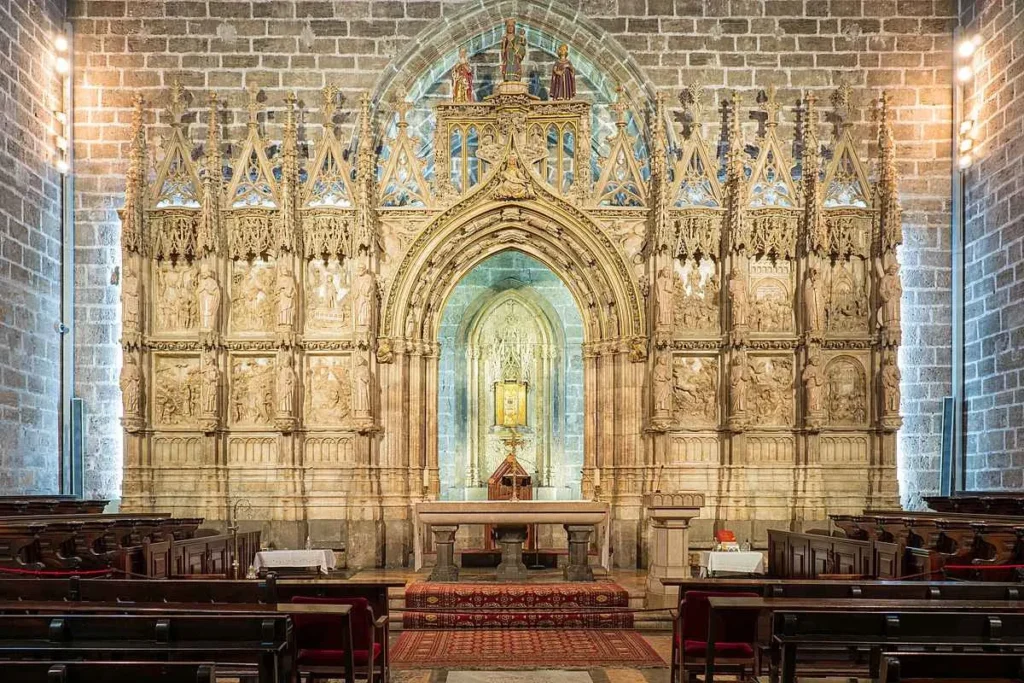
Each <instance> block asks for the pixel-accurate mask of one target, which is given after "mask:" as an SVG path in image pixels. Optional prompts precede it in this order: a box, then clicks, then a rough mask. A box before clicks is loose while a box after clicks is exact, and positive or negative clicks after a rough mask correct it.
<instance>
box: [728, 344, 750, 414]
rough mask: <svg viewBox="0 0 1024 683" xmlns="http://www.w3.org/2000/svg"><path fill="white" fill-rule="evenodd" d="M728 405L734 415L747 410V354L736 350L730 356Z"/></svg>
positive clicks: (748, 370) (748, 371)
mask: <svg viewBox="0 0 1024 683" xmlns="http://www.w3.org/2000/svg"><path fill="white" fill-rule="evenodd" d="M729 385H730V391H729V406H730V408H731V409H732V413H733V414H734V415H739V414H742V413H745V412H746V411H747V387H748V386H750V367H749V366H748V363H747V354H746V353H745V352H743V351H740V352H738V353H737V354H736V355H735V356H733V358H732V367H731V368H730V369H729Z"/></svg>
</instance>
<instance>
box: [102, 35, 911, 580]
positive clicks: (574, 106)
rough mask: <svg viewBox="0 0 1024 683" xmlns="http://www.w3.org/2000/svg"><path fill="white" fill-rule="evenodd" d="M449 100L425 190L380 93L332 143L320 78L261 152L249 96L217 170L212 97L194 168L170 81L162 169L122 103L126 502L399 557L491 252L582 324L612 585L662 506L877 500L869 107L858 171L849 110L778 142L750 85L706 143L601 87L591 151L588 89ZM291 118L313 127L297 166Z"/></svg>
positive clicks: (588, 481)
mask: <svg viewBox="0 0 1024 683" xmlns="http://www.w3.org/2000/svg"><path fill="white" fill-rule="evenodd" d="M464 57H465V55H463V58H464ZM570 58H571V53H569V52H567V51H566V52H561V51H560V53H559V64H561V65H562V67H561V68H563V72H562V73H563V74H564V73H565V72H564V69H565V68H566V67H567V66H568V67H571V62H570V61H569V60H570ZM460 64H463V62H460ZM563 77H564V76H563ZM460 87H462V86H460ZM471 87H472V86H471V81H470V86H469V88H470V90H469V91H470V92H471ZM462 92H463V96H462V97H460V98H456V99H460V100H461V101H448V102H445V103H441V104H437V105H436V106H435V107H433V116H434V121H433V122H434V129H433V136H434V137H433V144H432V149H433V152H432V154H433V158H432V164H433V166H432V173H427V165H426V164H427V161H426V160H425V159H424V158H422V157H421V156H420V155H419V149H420V140H418V139H416V137H415V135H414V134H413V133H412V131H411V130H410V125H409V122H408V120H407V113H408V111H409V108H410V104H409V103H408V102H407V100H406V98H405V97H404V96H403V95H401V94H398V95H396V96H395V97H394V99H393V101H390V102H380V103H376V104H377V105H378V106H379V108H380V109H381V110H382V111H387V112H388V116H386V117H384V116H382V117H379V118H382V119H386V121H384V123H378V119H375V118H374V116H373V115H372V114H371V102H370V99H369V97H368V96H364V97H363V98H362V100H361V106H360V111H359V117H358V121H357V122H356V125H355V126H354V130H353V138H354V140H353V141H351V142H350V141H345V140H342V139H341V137H340V136H339V134H338V130H337V126H336V116H335V113H336V107H337V105H338V94H337V91H336V90H335V89H334V88H327V89H326V90H325V92H324V93H323V102H322V104H321V106H320V107H319V112H318V113H314V112H310V113H308V114H307V113H305V112H300V110H299V107H298V106H297V104H298V103H297V101H296V98H295V96H294V95H289V96H288V97H287V98H286V99H285V100H284V102H283V103H280V104H282V105H283V106H280V108H279V109H278V110H277V122H278V123H279V124H280V125H279V126H278V128H279V132H280V136H279V137H280V139H279V140H270V139H268V135H267V132H266V131H267V129H268V128H269V126H268V125H267V122H266V121H265V120H264V117H263V115H262V110H263V105H262V104H261V103H260V101H259V98H258V93H257V91H256V90H255V89H253V90H252V91H251V92H250V93H249V104H248V108H247V114H248V117H247V118H248V124H247V126H246V128H245V135H244V137H241V138H239V139H238V140H235V141H232V144H231V145H230V149H231V150H232V153H231V154H230V160H229V161H226V159H227V158H228V157H227V155H225V148H226V145H225V144H224V141H222V139H221V137H220V133H221V130H222V125H221V116H222V107H221V106H220V103H219V101H218V98H217V97H216V95H211V97H210V99H209V104H208V107H206V108H205V110H203V111H200V112H197V113H198V118H199V120H200V121H205V122H206V135H205V142H204V143H203V145H202V146H201V148H199V149H196V148H195V144H194V143H193V141H192V140H191V139H190V138H189V136H188V125H187V124H186V122H185V121H186V118H187V117H186V108H187V107H186V99H187V98H186V94H185V93H183V92H182V90H181V89H180V88H177V87H175V88H174V89H173V90H172V92H171V94H170V104H169V123H170V125H169V131H167V132H166V133H165V134H164V135H163V140H162V144H161V145H160V149H159V150H155V149H151V147H150V143H149V141H148V139H147V134H146V129H145V126H144V125H143V119H144V114H145V111H144V104H143V102H142V101H141V99H140V100H138V101H137V104H136V109H135V116H134V136H133V142H132V146H131V158H130V166H129V170H128V173H127V193H126V200H125V207H124V209H123V210H122V212H121V219H122V248H123V261H122V268H123V280H122V298H123V336H122V344H123V349H124V366H123V370H122V377H121V388H122V392H123V400H124V418H123V422H124V428H125V475H124V491H123V507H124V509H126V510H138V511H142V510H169V511H173V512H175V513H179V514H186V513H187V514H195V515H202V516H204V517H206V518H208V519H210V520H225V521H230V520H231V518H232V513H233V510H235V509H236V508H237V507H238V503H239V502H243V501H244V502H245V503H246V504H247V507H248V508H250V509H251V513H250V519H252V520H260V521H266V522H270V523H271V524H270V529H271V532H272V533H271V537H274V534H277V536H278V537H279V542H280V543H282V544H295V543H297V542H298V539H300V538H302V534H304V533H306V531H305V529H304V528H302V530H299V531H294V532H289V531H288V529H289V528H290V527H289V525H290V524H292V525H298V524H302V523H304V522H308V523H309V525H310V528H311V529H314V530H315V529H321V530H324V529H329V528H330V529H335V531H332V532H329V533H328V532H324V533H325V534H326V535H327V537H328V538H330V534H331V533H333V534H335V537H337V536H338V535H339V534H340V539H339V540H342V541H347V544H348V548H349V555H348V557H349V562H350V563H351V564H353V565H356V566H366V565H374V564H387V565H391V566H394V565H400V564H403V563H405V562H406V561H407V558H408V557H409V553H410V551H411V547H410V544H411V538H412V534H411V529H410V523H409V521H408V520H409V518H410V506H411V505H412V504H413V503H415V502H417V501H420V500H423V499H424V498H435V497H437V496H438V495H439V494H440V481H439V478H438V458H439V454H438V433H437V395H438V386H437V382H438V357H439V346H438V342H437V338H438V325H439V320H440V316H441V313H442V311H443V309H444V305H445V301H446V299H447V297H448V295H449V294H450V293H451V290H452V288H453V287H454V286H455V284H456V283H457V282H458V281H459V280H460V278H461V277H462V276H463V275H464V274H465V273H467V272H469V271H470V270H471V269H472V268H473V267H475V266H476V265H477V264H479V263H480V262H481V261H482V260H484V259H486V258H488V257H490V256H492V255H494V254H497V253H499V252H501V251H504V250H509V249H513V250H519V251H521V252H523V253H525V254H527V255H529V256H531V257H532V258H535V259H537V260H538V261H540V262H542V263H543V264H545V265H546V266H548V267H549V268H550V269H551V270H552V271H553V272H554V273H556V274H557V275H558V276H559V277H561V278H562V279H563V281H564V282H565V284H566V286H567V287H568V288H569V290H570V291H571V293H572V296H573V298H574V300H575V302H576V304H577V306H578V308H579V310H580V313H581V316H582V320H583V327H584V344H583V384H584V386H583V396H584V415H585V423H584V428H583V435H584V438H583V444H584V445H583V448H584V455H583V472H582V495H583V496H584V497H585V498H591V497H600V498H601V499H604V500H607V501H610V502H611V504H612V514H613V519H614V521H613V528H612V536H613V545H614V546H615V562H616V564H617V565H619V566H636V564H637V563H638V562H643V561H644V560H643V554H644V552H645V548H644V531H643V529H644V523H645V520H644V510H643V506H642V502H641V501H642V496H643V494H644V493H647V492H650V491H654V490H656V489H660V490H696V491H701V492H703V493H704V494H705V497H706V501H707V505H706V507H705V508H704V513H703V516H704V517H705V518H706V522H707V525H706V526H705V527H704V531H705V532H707V531H709V530H710V525H711V523H712V522H713V521H715V520H720V521H722V522H723V523H726V524H729V525H731V526H733V527H735V526H736V525H737V524H742V523H743V522H744V520H747V521H749V520H756V521H757V522H758V523H759V524H760V527H759V529H760V531H758V530H757V529H754V533H755V534H756V536H758V537H761V536H763V529H764V528H765V527H766V526H778V525H789V524H790V523H794V522H796V523H799V522H801V521H815V520H823V519H825V517H826V514H827V513H829V512H853V511H860V510H861V509H863V508H866V507H875V508H877V507H887V506H893V505H895V504H896V501H897V489H896V476H895V454H896V441H895V432H896V430H897V429H898V427H899V426H900V417H899V370H898V368H897V366H896V360H895V359H896V350H897V347H898V345H899V343H900V332H899V330H900V324H899V322H900V321H899V315H900V312H899V300H900V295H901V290H900V284H899V271H898V264H897V261H896V258H895V250H896V248H897V246H898V245H899V244H900V242H901V227H900V209H899V204H898V199H897V188H896V174H895V164H894V150H893V137H892V132H891V127H890V116H891V114H890V111H889V109H888V106H887V100H886V98H885V96H884V94H883V96H882V98H881V99H880V100H879V102H878V106H877V107H876V112H875V113H876V123H877V131H878V133H877V154H878V157H877V163H876V164H874V166H875V167H876V171H875V172H874V173H869V169H868V165H867V164H866V163H865V161H864V159H863V157H862V156H861V151H860V150H861V148H862V147H864V146H865V145H864V144H863V143H864V141H863V140H858V139H857V138H855V137H854V134H853V130H854V127H853V126H852V125H851V124H850V123H849V121H850V120H851V118H852V117H851V112H850V93H849V92H848V89H846V88H841V89H840V90H839V91H838V92H837V93H836V95H835V97H833V99H832V102H831V106H830V107H829V108H828V111H827V116H823V115H822V114H821V113H820V112H819V108H818V103H817V102H816V101H815V99H814V97H813V95H808V96H806V97H805V98H803V100H802V101H801V102H800V103H799V105H798V107H797V110H798V112H799V117H800V121H801V122H802V123H801V125H800V126H799V128H798V132H797V135H796V138H795V139H794V140H785V139H783V135H782V133H781V132H780V119H781V118H782V117H783V114H784V112H783V109H784V108H783V107H782V106H781V103H780V102H779V100H778V98H777V97H776V93H775V91H774V89H772V88H769V89H768V90H767V91H766V92H763V93H761V94H760V95H759V96H758V100H757V102H756V112H755V114H756V118H757V121H758V130H757V131H756V133H755V134H754V135H753V136H752V135H751V133H752V132H753V131H752V130H749V129H750V128H752V126H751V125H749V124H746V123H745V122H746V120H747V119H746V114H747V111H746V110H745V105H744V103H743V102H741V100H740V99H739V97H738V96H737V95H736V94H732V96H731V98H728V97H726V98H723V100H724V101H723V103H722V111H721V114H722V116H721V117H720V118H721V120H723V121H724V123H725V125H724V126H723V128H724V130H723V131H722V133H721V135H720V140H719V139H712V138H711V137H709V136H708V133H707V132H706V130H705V127H704V122H705V121H706V120H707V118H708V117H706V116H705V110H704V106H705V101H704V100H705V95H704V93H703V92H702V89H701V87H700V86H699V85H695V86H693V87H691V88H689V89H687V90H686V91H685V92H684V93H683V94H682V96H681V98H680V102H681V105H682V108H681V111H675V110H674V111H673V113H674V114H676V115H675V116H673V117H672V119H671V120H670V118H669V116H668V112H667V111H666V109H667V107H666V101H665V98H664V97H663V96H659V97H657V98H656V99H655V100H654V101H651V102H650V103H649V105H648V106H649V111H635V110H634V109H635V105H634V106H630V105H629V104H627V99H626V98H625V97H624V96H623V95H624V94H623V93H622V92H621V91H620V92H619V97H618V100H617V101H615V102H613V103H611V106H610V107H609V110H610V111H611V112H612V115H613V117H614V120H613V123H614V126H613V127H612V130H611V132H610V133H608V134H607V136H606V137H605V138H604V139H601V140H598V141H597V144H596V145H591V144H590V142H589V141H590V140H591V138H592V137H593V136H594V135H596V133H592V122H593V121H594V119H593V117H592V111H591V109H592V104H591V103H590V102H588V101H586V100H585V99H583V98H582V97H578V98H574V99H561V100H559V99H550V100H541V99H539V98H537V97H534V96H532V95H531V94H530V93H529V91H528V89H527V87H526V85H525V84H521V83H519V82H518V77H517V78H516V79H515V80H508V81H505V82H503V83H501V84H500V85H499V87H498V88H496V89H495V91H494V94H492V95H490V96H489V97H487V98H483V99H481V101H472V100H473V98H472V97H469V98H467V97H465V90H463V91H462ZM559 92H562V93H566V96H569V97H571V96H572V95H573V94H574V93H575V84H574V83H573V84H572V88H571V90H567V86H560V90H559ZM748 104H749V103H748ZM786 115H789V113H788V112H786ZM300 116H303V117H305V119H304V120H306V121H307V122H306V125H307V126H308V125H309V124H310V122H312V121H313V120H316V119H317V118H318V119H319V122H320V123H321V124H322V129H323V132H322V134H321V135H320V137H319V139H318V140H315V142H313V143H312V144H300V140H299V128H300V126H299V119H300ZM826 122H831V124H832V125H831V126H830V127H831V132H830V133H828V134H827V135H825V134H823V133H824V130H823V129H825V128H826ZM680 124H681V125H680ZM594 149H601V150H603V151H604V153H602V154H600V155H599V154H596V153H595V152H594ZM641 149H643V150H644V153H640V152H639V151H638V150H641ZM303 150H304V151H305V153H303ZM794 150H800V153H799V156H798V157H797V158H795V159H794V154H793V151H794ZM154 152H155V153H156V154H155V156H156V160H157V161H156V164H155V165H154V167H153V168H151V167H150V165H149V158H150V155H151V154H153V153H154ZM591 171H592V172H591ZM505 370H508V368H505V369H502V370H501V372H498V371H497V370H496V372H497V374H498V375H502V374H503V373H504V371H505ZM508 372H509V373H512V370H509V371H508ZM519 372H523V373H525V370H524V369H523V368H519ZM512 374H514V373H512ZM510 376H511V375H510ZM503 379H504V377H503ZM481 474H484V475H486V473H481ZM295 528H296V529H298V528H299V527H295ZM339 528H340V529H341V531H340V532H339V531H337V529H339ZM699 531H700V527H699V526H698V532H699ZM289 534H291V535H290V536H289ZM313 534H314V536H316V535H317V532H316V531H314V532H313Z"/></svg>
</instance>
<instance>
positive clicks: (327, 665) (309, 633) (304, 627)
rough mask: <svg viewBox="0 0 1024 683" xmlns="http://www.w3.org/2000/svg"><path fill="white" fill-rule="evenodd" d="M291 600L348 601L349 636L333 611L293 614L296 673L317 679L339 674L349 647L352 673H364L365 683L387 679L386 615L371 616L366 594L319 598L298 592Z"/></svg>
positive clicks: (332, 603)
mask: <svg viewBox="0 0 1024 683" xmlns="http://www.w3.org/2000/svg"><path fill="white" fill-rule="evenodd" d="M291 602H292V603H293V604H322V605H351V606H352V612H351V613H350V615H349V617H350V619H349V623H350V631H349V638H348V641H347V642H346V639H345V635H344V634H345V629H344V628H343V625H342V624H341V623H340V620H339V619H338V617H336V616H334V615H317V614H296V615H294V616H293V620H294V623H295V649H296V650H297V652H298V654H297V656H296V663H297V665H298V670H299V677H300V678H302V677H308V678H309V680H310V681H311V682H312V681H316V680H317V679H320V678H324V679H326V678H339V677H343V676H344V674H345V668H346V667H345V652H346V649H347V648H348V647H351V648H352V659H353V661H354V664H355V667H354V673H355V674H356V675H358V676H365V677H366V680H367V683H374V681H380V682H381V683H386V682H387V681H388V679H389V677H390V675H391V658H390V653H389V651H388V617H387V615H384V616H381V617H379V618H377V619H374V616H373V609H372V608H371V607H370V602H369V600H367V599H366V598H319V597H310V596H300V595H297V596H295V597H293V598H292V599H291Z"/></svg>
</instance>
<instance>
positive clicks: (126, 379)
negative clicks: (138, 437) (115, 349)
mask: <svg viewBox="0 0 1024 683" xmlns="http://www.w3.org/2000/svg"><path fill="white" fill-rule="evenodd" d="M120 383H121V398H122V401H123V403H124V414H125V415H129V416H132V415H137V414H138V413H139V396H140V394H141V391H142V387H141V384H142V373H140V372H139V364H138V362H136V360H135V355H134V354H131V353H126V354H125V356H124V365H123V366H121V382H120Z"/></svg>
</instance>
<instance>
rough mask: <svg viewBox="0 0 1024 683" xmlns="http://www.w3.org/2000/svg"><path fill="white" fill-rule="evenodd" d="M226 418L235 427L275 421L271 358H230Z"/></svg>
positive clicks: (257, 425) (272, 362) (269, 424)
mask: <svg viewBox="0 0 1024 683" xmlns="http://www.w3.org/2000/svg"><path fill="white" fill-rule="evenodd" d="M228 403H229V406H228V407H229V410H230V414H229V419H230V422H231V424H232V425H233V426H237V427H257V428H259V427H270V426H272V425H273V423H274V407H275V404H274V359H273V358H270V357H267V356H235V357H233V358H232V359H231V398H230V401H229V402H228Z"/></svg>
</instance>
